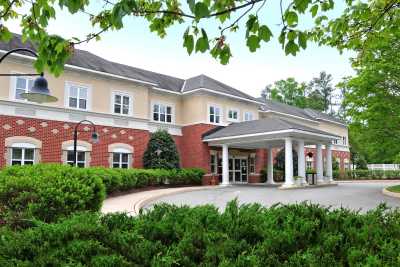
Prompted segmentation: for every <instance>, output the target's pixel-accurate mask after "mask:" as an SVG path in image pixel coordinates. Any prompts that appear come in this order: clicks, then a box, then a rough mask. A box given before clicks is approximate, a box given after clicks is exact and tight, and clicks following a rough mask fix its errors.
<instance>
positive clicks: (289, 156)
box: [284, 137, 294, 187]
mask: <svg viewBox="0 0 400 267" xmlns="http://www.w3.org/2000/svg"><path fill="white" fill-rule="evenodd" d="M293 185H294V180H293V152H292V139H291V138H290V137H287V138H285V184H284V186H285V187H290V186H293Z"/></svg>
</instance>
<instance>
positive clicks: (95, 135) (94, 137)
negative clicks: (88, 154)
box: [74, 120, 99, 167]
mask: <svg viewBox="0 0 400 267" xmlns="http://www.w3.org/2000/svg"><path fill="white" fill-rule="evenodd" d="M84 122H87V123H89V124H91V125H92V128H93V129H92V130H93V131H92V142H93V143H98V142H99V134H98V133H97V132H96V125H94V123H93V122H91V121H89V120H81V121H80V122H78V123H77V124H76V125H75V129H74V167H76V162H77V157H78V151H77V147H78V127H79V126H80V125H81V124H82V123H84Z"/></svg>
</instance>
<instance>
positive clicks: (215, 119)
mask: <svg viewBox="0 0 400 267" xmlns="http://www.w3.org/2000/svg"><path fill="white" fill-rule="evenodd" d="M209 122H211V123H221V108H219V107H216V106H210V107H209Z"/></svg>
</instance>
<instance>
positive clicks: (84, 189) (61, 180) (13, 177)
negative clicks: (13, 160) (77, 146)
mask: <svg viewBox="0 0 400 267" xmlns="http://www.w3.org/2000/svg"><path fill="white" fill-rule="evenodd" d="M104 198H105V187H104V184H103V182H102V180H101V179H100V177H99V176H98V175H94V174H93V173H92V171H91V170H90V169H77V168H72V167H69V166H65V165H64V166H63V165H51V164H50V165H33V166H13V167H9V168H6V169H5V170H4V171H2V172H1V173H0V206H1V208H0V211H1V212H2V213H3V216H4V217H6V218H8V219H9V220H13V219H24V218H32V217H33V218H36V219H39V220H43V221H45V222H51V221H55V220H56V219H58V218H60V217H63V216H67V215H69V214H71V213H73V212H76V211H84V210H91V211H97V210H99V209H100V207H101V205H102V202H103V200H104Z"/></svg>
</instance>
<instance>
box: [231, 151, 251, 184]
mask: <svg viewBox="0 0 400 267" xmlns="http://www.w3.org/2000/svg"><path fill="white" fill-rule="evenodd" d="M247 177H248V159H247V157H230V158H229V182H231V183H247Z"/></svg>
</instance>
